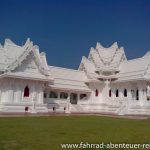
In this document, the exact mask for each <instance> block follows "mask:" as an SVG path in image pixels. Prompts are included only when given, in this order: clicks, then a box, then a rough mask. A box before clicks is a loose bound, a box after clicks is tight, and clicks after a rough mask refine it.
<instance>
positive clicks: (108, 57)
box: [79, 42, 127, 79]
mask: <svg viewBox="0 0 150 150" xmlns="http://www.w3.org/2000/svg"><path fill="white" fill-rule="evenodd" d="M126 60H127V59H126V56H125V53H124V49H123V47H120V48H119V47H118V44H117V42H115V43H114V44H112V46H110V47H108V48H105V47H103V46H102V45H101V44H100V43H97V45H96V48H95V49H94V48H93V47H92V48H91V49H90V53H89V57H88V58H86V57H85V56H83V57H82V61H81V64H80V66H79V70H84V71H85V72H86V74H87V76H88V77H89V78H95V79H96V78H97V79H98V78H99V79H104V78H107V79H109V78H110V79H111V78H116V77H117V76H116V73H118V72H119V65H120V63H121V62H123V61H126Z"/></svg>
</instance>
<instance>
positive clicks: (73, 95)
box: [70, 93, 78, 104]
mask: <svg viewBox="0 0 150 150" xmlns="http://www.w3.org/2000/svg"><path fill="white" fill-rule="evenodd" d="M70 103H71V104H77V103H78V96H77V94H76V93H71V94H70Z"/></svg>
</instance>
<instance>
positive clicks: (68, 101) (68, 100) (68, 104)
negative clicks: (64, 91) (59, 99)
mask: <svg viewBox="0 0 150 150" xmlns="http://www.w3.org/2000/svg"><path fill="white" fill-rule="evenodd" d="M70 94H71V93H68V98H67V107H66V113H70Z"/></svg>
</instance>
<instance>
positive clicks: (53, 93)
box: [49, 91, 58, 98]
mask: <svg viewBox="0 0 150 150" xmlns="http://www.w3.org/2000/svg"><path fill="white" fill-rule="evenodd" d="M49 98H58V94H57V93H56V92H54V91H51V92H50V93H49Z"/></svg>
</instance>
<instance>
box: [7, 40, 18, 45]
mask: <svg viewBox="0 0 150 150" xmlns="http://www.w3.org/2000/svg"><path fill="white" fill-rule="evenodd" d="M4 45H16V44H15V43H14V42H12V41H11V40H10V39H5V44H4Z"/></svg>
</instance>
